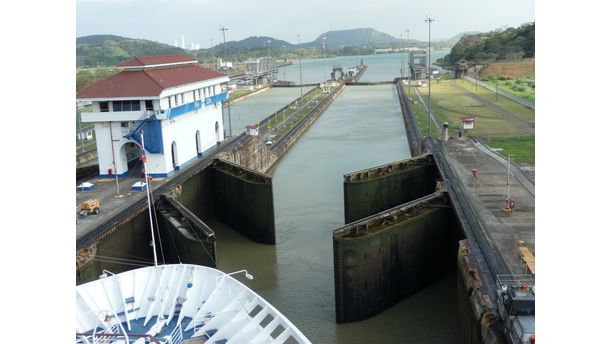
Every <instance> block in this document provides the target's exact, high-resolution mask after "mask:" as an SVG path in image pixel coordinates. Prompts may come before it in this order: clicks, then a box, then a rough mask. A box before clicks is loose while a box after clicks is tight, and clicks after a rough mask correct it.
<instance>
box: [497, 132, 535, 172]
mask: <svg viewBox="0 0 612 344" xmlns="http://www.w3.org/2000/svg"><path fill="white" fill-rule="evenodd" d="M488 145H489V147H491V148H502V149H503V150H502V151H500V152H499V153H501V154H502V155H504V156H508V154H510V159H512V160H514V161H517V162H523V163H528V164H532V165H534V164H535V138H534V137H525V136H518V137H517V136H513V137H512V136H506V137H502V136H500V137H491V138H490V139H489V143H488Z"/></svg>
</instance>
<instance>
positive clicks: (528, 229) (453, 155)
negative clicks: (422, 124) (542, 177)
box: [443, 139, 535, 274]
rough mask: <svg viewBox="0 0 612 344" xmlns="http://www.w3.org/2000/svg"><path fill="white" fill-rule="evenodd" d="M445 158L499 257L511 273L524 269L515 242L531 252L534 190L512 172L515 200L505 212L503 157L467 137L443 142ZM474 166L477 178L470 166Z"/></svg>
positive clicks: (504, 169) (533, 228) (533, 239)
mask: <svg viewBox="0 0 612 344" xmlns="http://www.w3.org/2000/svg"><path fill="white" fill-rule="evenodd" d="M443 144H444V147H445V149H446V151H447V153H448V161H449V163H450V165H451V166H452V168H453V169H454V170H455V172H456V174H457V176H458V177H459V180H460V181H461V183H462V184H463V187H464V189H465V190H466V196H467V197H468V201H469V202H470V203H471V205H472V206H473V207H474V209H475V210H476V213H477V214H478V215H477V216H478V218H479V221H480V222H481V223H482V224H483V225H484V227H485V228H487V233H486V234H487V235H488V239H489V240H490V242H491V243H493V245H494V247H495V248H496V249H497V250H498V252H499V254H500V255H501V256H502V257H503V259H504V261H505V262H506V263H507V265H508V267H509V268H510V270H511V272H512V273H513V274H523V273H525V272H526V271H525V267H524V265H523V263H522V261H521V259H520V257H519V251H518V247H519V242H520V241H523V242H524V245H525V246H526V247H527V248H529V250H531V252H532V253H534V254H535V196H534V194H535V190H534V187H533V185H531V186H529V184H528V183H527V186H525V185H524V184H523V183H524V182H525V181H521V180H520V178H521V177H520V173H512V174H511V178H510V196H511V198H512V199H513V200H514V201H515V204H516V205H515V209H514V211H513V212H512V213H506V212H504V211H503V208H504V207H505V206H506V191H507V184H506V176H507V165H506V163H505V161H504V160H503V159H500V158H499V157H495V156H494V155H495V154H493V153H492V152H491V154H489V153H487V152H486V149H485V150H484V151H483V150H482V149H480V148H482V147H480V148H479V147H478V145H477V144H476V143H475V142H473V141H472V140H470V139H461V140H449V141H447V142H444V143H443ZM473 168H476V169H478V179H477V180H476V181H475V180H474V179H473V178H472V169H473Z"/></svg>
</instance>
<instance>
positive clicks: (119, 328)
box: [92, 312, 129, 344]
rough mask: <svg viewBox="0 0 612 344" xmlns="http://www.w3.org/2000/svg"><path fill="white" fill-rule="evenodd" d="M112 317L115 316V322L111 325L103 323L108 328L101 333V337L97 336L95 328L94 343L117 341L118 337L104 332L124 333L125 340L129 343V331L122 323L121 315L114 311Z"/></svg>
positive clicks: (104, 343)
mask: <svg viewBox="0 0 612 344" xmlns="http://www.w3.org/2000/svg"><path fill="white" fill-rule="evenodd" d="M112 317H114V322H113V323H112V324H111V325H110V326H107V325H106V324H102V325H103V326H104V328H105V329H106V330H105V331H104V332H101V333H100V337H99V338H96V335H97V333H96V331H95V330H94V332H93V335H92V340H93V342H94V343H96V344H106V343H110V342H112V341H115V340H116V338H117V337H110V336H102V335H103V334H109V333H110V334H123V336H124V338H125V342H126V343H129V339H128V334H127V332H125V329H124V328H123V325H121V321H120V320H119V317H118V316H117V314H115V312H113V315H112ZM111 320H112V319H111ZM96 325H97V324H96ZM96 327H97V326H96Z"/></svg>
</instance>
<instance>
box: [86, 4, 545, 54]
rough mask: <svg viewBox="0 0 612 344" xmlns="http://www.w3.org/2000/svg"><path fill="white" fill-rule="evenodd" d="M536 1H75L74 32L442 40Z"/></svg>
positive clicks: (511, 16)
mask: <svg viewBox="0 0 612 344" xmlns="http://www.w3.org/2000/svg"><path fill="white" fill-rule="evenodd" d="M534 1H535V0H462V1H454V0H421V1H406V0H373V1H355V0H308V1H293V0H260V1H252V0H221V1H219V0H217V1H213V0H76V34H77V37H81V36H87V35H93V34H114V35H118V36H123V37H130V38H143V39H149V40H153V41H157V42H162V43H168V44H173V43H174V41H175V40H176V41H178V42H180V37H181V35H183V36H184V38H185V46H186V47H189V44H190V43H191V42H194V43H198V44H200V46H201V47H203V48H207V47H209V46H210V40H211V39H214V42H215V43H214V44H218V43H220V42H222V36H221V32H220V31H219V26H220V25H223V26H225V27H227V28H228V29H229V31H227V32H226V41H233V40H241V39H244V38H246V37H249V36H271V37H274V38H278V39H283V40H286V41H288V42H290V43H297V34H298V33H299V34H300V35H301V40H302V42H310V41H312V40H314V39H315V38H316V37H317V36H319V35H320V34H321V33H324V32H325V31H329V30H330V29H331V30H341V29H354V28H367V27H371V28H373V29H376V30H378V31H381V32H384V33H387V34H390V35H392V36H395V37H397V38H399V37H400V34H401V35H403V36H404V38H405V35H406V30H410V33H409V35H410V38H414V39H417V40H421V41H426V40H427V24H426V23H425V22H424V19H425V18H426V17H427V16H428V15H429V16H431V17H432V18H433V19H435V20H436V21H435V22H434V23H432V27H431V38H432V40H436V39H447V38H450V37H452V36H454V35H456V34H458V33H460V32H465V31H483V32H484V31H491V30H494V29H497V28H499V27H502V26H510V27H516V26H518V25H520V24H523V23H527V22H531V21H534V20H535V15H534V13H535V3H534Z"/></svg>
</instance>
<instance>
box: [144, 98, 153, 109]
mask: <svg viewBox="0 0 612 344" xmlns="http://www.w3.org/2000/svg"><path fill="white" fill-rule="evenodd" d="M145 110H147V111H153V101H152V100H145Z"/></svg>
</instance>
